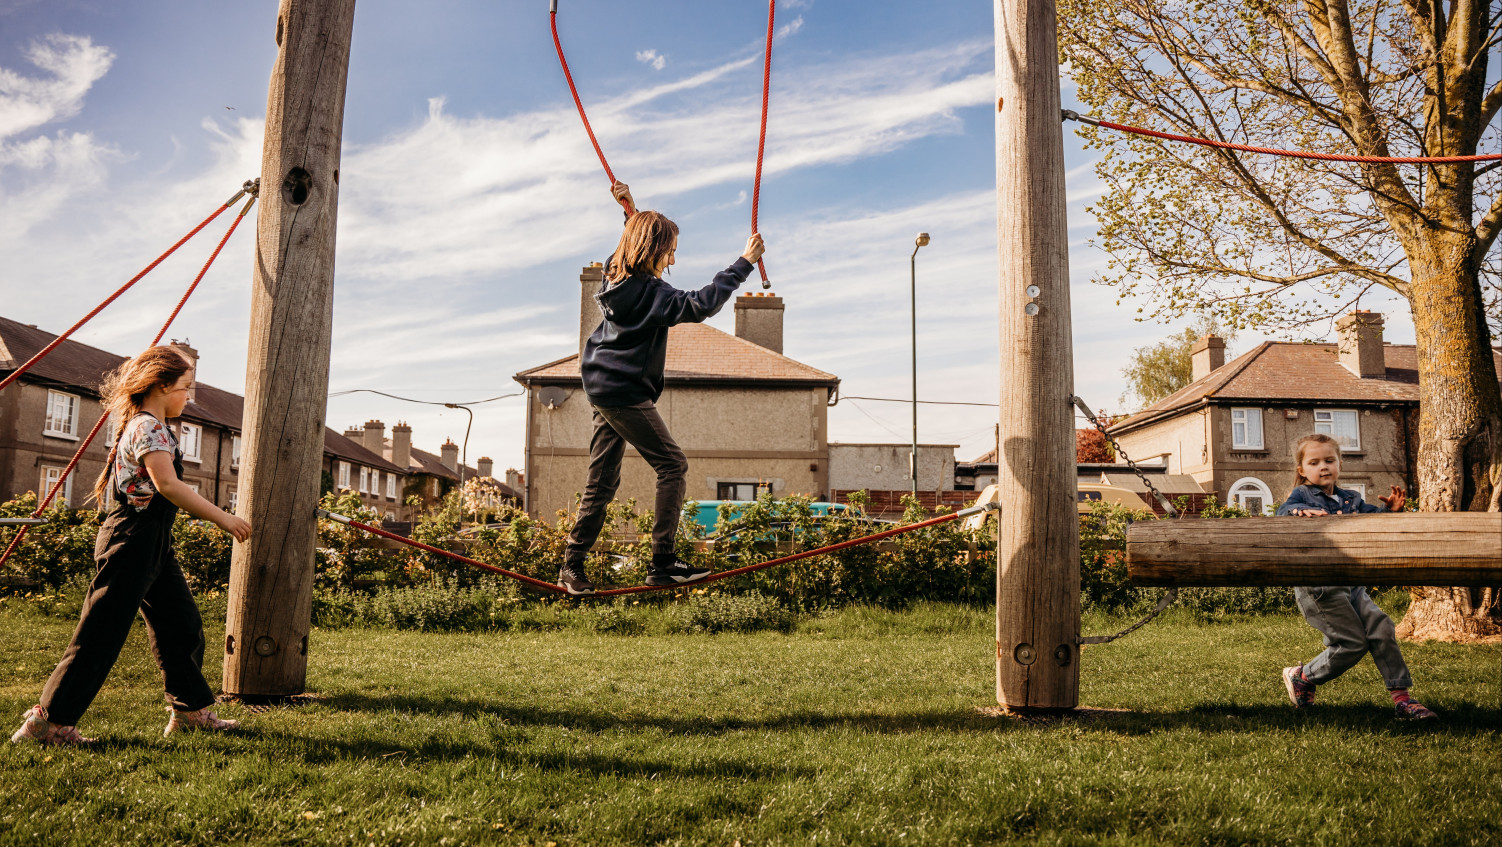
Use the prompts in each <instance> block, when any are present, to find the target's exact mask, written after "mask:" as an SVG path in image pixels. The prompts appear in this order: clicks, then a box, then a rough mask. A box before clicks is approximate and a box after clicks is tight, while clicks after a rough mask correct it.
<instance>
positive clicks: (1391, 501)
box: [1377, 485, 1408, 512]
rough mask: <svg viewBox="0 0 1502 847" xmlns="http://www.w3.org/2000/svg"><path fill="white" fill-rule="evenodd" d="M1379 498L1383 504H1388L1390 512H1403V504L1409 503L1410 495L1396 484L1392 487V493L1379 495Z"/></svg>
mask: <svg viewBox="0 0 1502 847" xmlns="http://www.w3.org/2000/svg"><path fill="white" fill-rule="evenodd" d="M1377 499H1378V500H1381V501H1382V505H1384V506H1386V507H1387V511H1389V512H1401V511H1403V506H1405V505H1407V503H1408V495H1407V494H1404V493H1403V489H1401V488H1399V487H1398V486H1396V485H1394V486H1393V487H1392V493H1391V494H1388V495H1386V496H1382V495H1378V496H1377Z"/></svg>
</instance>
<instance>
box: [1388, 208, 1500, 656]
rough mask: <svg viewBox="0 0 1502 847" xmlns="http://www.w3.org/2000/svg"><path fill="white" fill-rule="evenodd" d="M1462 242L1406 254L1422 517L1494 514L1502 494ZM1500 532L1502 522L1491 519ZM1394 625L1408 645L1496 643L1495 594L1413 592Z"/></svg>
mask: <svg viewBox="0 0 1502 847" xmlns="http://www.w3.org/2000/svg"><path fill="white" fill-rule="evenodd" d="M1468 235H1469V233H1465V234H1448V235H1439V234H1437V233H1435V234H1433V240H1432V241H1431V243H1432V244H1434V245H1435V246H1436V247H1437V248H1438V249H1436V250H1435V252H1434V253H1433V254H1432V255H1430V256H1425V257H1422V259H1421V258H1420V257H1417V256H1415V255H1414V253H1413V251H1410V253H1409V263H1410V267H1411V268H1412V271H1413V284H1412V288H1411V290H1410V292H1409V302H1410V305H1411V306H1412V309H1413V323H1414V329H1415V332H1416V335H1417V341H1418V367H1419V455H1418V500H1419V508H1420V510H1422V511H1426V512H1455V511H1486V510H1488V509H1490V510H1493V511H1495V510H1496V509H1497V502H1498V498H1497V496H1496V495H1497V493H1499V492H1502V479H1499V474H1502V393H1499V390H1498V386H1497V369H1496V365H1495V363H1494V361H1493V359H1492V351H1491V343H1490V341H1491V335H1490V333H1489V332H1488V330H1487V327H1486V317H1485V310H1484V309H1483V307H1482V302H1481V286H1480V282H1479V276H1478V274H1477V269H1475V268H1474V267H1473V266H1472V265H1473V262H1471V261H1468V260H1467V258H1466V257H1467V254H1468V253H1469V252H1470V250H1469V248H1470V247H1471V246H1473V245H1471V244H1469V243H1467V241H1468V238H1467V236H1468ZM1497 520H1498V524H1499V528H1498V531H1499V532H1502V515H1499V516H1498V519H1497ZM1411 591H1412V595H1413V602H1412V605H1410V606H1409V609H1408V614H1407V615H1405V616H1404V617H1403V620H1402V621H1401V622H1400V623H1399V624H1398V636H1399V637H1400V638H1408V639H1415V640H1419V639H1434V640H1439V641H1471V640H1475V639H1477V638H1482V637H1490V636H1502V589H1499V588H1445V587H1416V588H1413V589H1411Z"/></svg>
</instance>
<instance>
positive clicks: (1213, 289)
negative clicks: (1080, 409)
mask: <svg viewBox="0 0 1502 847" xmlns="http://www.w3.org/2000/svg"><path fill="white" fill-rule="evenodd" d="M1058 11H1059V49H1060V54H1061V55H1060V58H1061V59H1062V60H1063V61H1064V62H1067V63H1068V65H1069V68H1070V74H1071V76H1072V77H1073V79H1074V81H1075V83H1076V84H1077V90H1078V96H1079V98H1080V100H1081V101H1082V102H1084V103H1085V104H1087V105H1088V106H1089V107H1090V108H1091V110H1092V111H1094V112H1095V113H1096V114H1097V115H1099V116H1101V117H1104V118H1107V119H1110V120H1113V121H1116V122H1119V123H1125V124H1133V125H1137V126H1145V127H1149V128H1152V129H1156V130H1161V131H1166V132H1173V133H1178V134H1183V135H1194V136H1200V137H1206V138H1212V139H1218V140H1225V141H1232V142H1237V143H1243V144H1249V145H1255V146H1262V147H1277V148H1298V149H1302V150H1311V151H1320V152H1340V153H1352V154H1359V155H1363V156H1376V157H1385V156H1465V155H1472V154H1475V153H1477V152H1478V151H1480V150H1483V149H1484V150H1487V151H1495V150H1497V149H1498V142H1499V140H1502V132H1499V130H1498V127H1497V126H1495V125H1494V124H1495V119H1496V117H1497V114H1498V112H1499V110H1502V83H1499V82H1488V74H1489V73H1490V71H1491V70H1492V69H1491V68H1490V67H1489V66H1490V62H1491V60H1492V58H1493V56H1494V55H1495V54H1496V52H1497V47H1498V44H1499V43H1502V42H1499V38H1502V7H1499V6H1498V5H1497V4H1496V3H1485V2H1480V0H1451V2H1443V0H1433V2H1419V0H1403V2H1390V0H1301V2H1295V0H1246V2H1238V3H1161V2H1155V0H1120V2H1113V3H1098V2H1094V0H1059V4H1058ZM1084 135H1085V137H1086V138H1087V139H1088V140H1089V143H1090V144H1092V145H1093V146H1095V147H1097V148H1100V149H1103V150H1104V154H1103V156H1102V158H1101V160H1100V162H1099V164H1098V165H1097V172H1098V174H1099V175H1100V177H1101V178H1102V179H1103V180H1104V182H1105V183H1106V185H1107V188H1108V190H1107V191H1106V193H1105V194H1104V195H1103V197H1102V198H1101V200H1100V201H1099V202H1098V203H1097V204H1096V205H1095V206H1094V208H1093V210H1092V211H1093V213H1094V215H1095V217H1096V218H1097V220H1098V221H1099V222H1100V239H1101V243H1102V244H1103V246H1104V247H1105V248H1106V249H1107V250H1108V251H1109V252H1110V253H1111V254H1112V257H1113V259H1112V261H1111V263H1110V264H1109V266H1108V269H1107V270H1106V271H1105V272H1104V273H1103V274H1101V275H1100V277H1099V278H1098V281H1099V282H1102V283H1105V284H1109V285H1112V286H1115V287H1116V288H1117V290H1118V291H1119V292H1120V293H1121V294H1122V295H1132V296H1138V297H1141V298H1142V299H1143V300H1144V301H1145V303H1146V305H1145V306H1144V307H1143V309H1144V310H1145V311H1146V312H1147V316H1148V317H1152V318H1157V319H1163V320H1169V319H1173V318H1176V317H1180V316H1183V315H1189V314H1194V315H1200V314H1214V315H1217V316H1218V317H1220V318H1221V319H1223V320H1225V321H1226V322H1227V323H1229V324H1230V325H1231V326H1233V327H1248V326H1255V327H1258V328H1262V329H1272V328H1310V327H1319V326H1324V325H1327V323H1328V321H1329V320H1330V319H1331V318H1332V317H1333V316H1335V315H1336V314H1339V313H1341V312H1344V311H1346V310H1348V309H1350V308H1352V307H1353V306H1355V305H1357V304H1359V303H1360V302H1361V300H1362V298H1363V297H1364V296H1367V295H1368V294H1369V293H1371V292H1373V291H1375V290H1386V291H1391V292H1395V293H1396V294H1398V295H1400V296H1401V297H1403V298H1404V299H1405V300H1406V301H1407V302H1408V305H1409V307H1410V310H1411V312H1412V315H1413V322H1414V327H1415V332H1416V338H1417V344H1418V353H1419V355H1418V362H1419V392H1420V403H1421V406H1420V422H1419V434H1420V444H1419V455H1418V467H1417V476H1418V484H1419V500H1420V504H1421V508H1422V509H1423V510H1425V511H1456V510H1463V509H1470V510H1482V509H1486V508H1488V506H1490V508H1493V509H1496V508H1498V507H1499V495H1502V392H1499V390H1498V385H1497V370H1496V367H1495V365H1494V363H1493V360H1492V352H1491V330H1492V328H1494V327H1499V326H1502V311H1499V309H1498V301H1499V291H1502V261H1499V256H1498V251H1497V235H1498V232H1499V230H1502V168H1499V167H1498V165H1497V163H1495V162H1494V163H1476V162H1465V163H1449V164H1425V165H1418V166H1415V165H1404V164H1394V163H1383V162H1360V163H1346V162H1326V161H1315V160H1308V159H1293V158H1285V157H1276V156H1265V155H1258V154H1248V153H1241V152H1236V151H1231V150H1222V149H1213V148H1208V147H1202V146H1196V145H1188V144H1180V143H1174V142H1167V141H1160V140H1157V139H1152V138H1146V137H1142V136H1135V135H1134V136H1126V135H1117V134H1114V133H1111V134H1109V135H1108V134H1107V131H1101V130H1095V129H1091V128H1087V129H1085V130H1084ZM1405 628H1406V631H1409V632H1412V633H1414V634H1415V635H1419V636H1423V637H1444V636H1446V634H1447V633H1448V634H1453V633H1456V632H1463V633H1465V634H1494V633H1498V632H1502V591H1496V590H1485V591H1483V590H1480V589H1477V590H1468V591H1462V590H1450V589H1429V590H1423V591H1419V592H1416V594H1415V602H1414V603H1413V605H1412V606H1411V607H1410V610H1409V616H1408V619H1407V620H1405Z"/></svg>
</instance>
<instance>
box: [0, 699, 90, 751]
mask: <svg viewBox="0 0 1502 847" xmlns="http://www.w3.org/2000/svg"><path fill="white" fill-rule="evenodd" d="M23 741H33V742H35V743H37V744H40V745H42V746H43V747H83V746H86V745H89V744H93V743H94V739H92V738H84V737H83V736H82V735H79V734H78V727H74V726H61V725H59V724H55V723H52V722H50V721H48V720H47V719H46V718H44V717H42V707H41V706H32V707H31V708H30V709H27V710H26V720H25V722H24V723H22V724H21V728H20V729H18V730H16V732H15V734H14V735H12V736H11V737H10V743H12V744H20V743H21V742H23Z"/></svg>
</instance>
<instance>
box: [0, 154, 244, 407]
mask: <svg viewBox="0 0 1502 847" xmlns="http://www.w3.org/2000/svg"><path fill="white" fill-rule="evenodd" d="M249 187H250V182H246V184H245V186H242V187H241V188H240V190H239V191H237V192H235V196H233V197H231V198H229V199H228V200H226V201H224V205H222V206H220V207H219V208H218V209H215V210H214V213H213V214H212V215H209V216H208V217H206V218H204V219H203V221H202V222H201V223H199V224H198V226H195V227H193V229H192V230H191V231H190V232H189V233H188V234H187V235H184V236H183V237H182V238H179V239H178V240H177V243H176V244H174V245H172V246H171V247H168V248H167V252H165V253H163V254H162V255H160V256H158V257H156V261H154V262H152V263H151V264H149V265H147V266H146V267H145V269H143V270H142V271H141V272H140V273H138V274H136V275H135V276H133V277H131V278H130V281H129V282H127V283H125V284H124V285H122V286H120V288H119V289H117V290H116V291H115V293H114V294H111V295H110V296H109V297H106V298H105V300H104V302H103V303H100V304H99V305H98V306H95V307H94V310H93V311H91V312H89V313H88V314H87V315H84V316H83V319H82V320H80V321H79V322H78V323H76V324H74V325H72V326H70V327H68V329H67V331H65V332H64V333H63V334H62V335H59V336H58V337H57V338H54V339H53V340H52V343H51V344H48V345H47V346H46V347H43V348H42V349H41V350H39V351H37V354H36V355H35V356H32V357H31V358H30V359H27V360H26V362H25V364H23V365H21V366H20V367H19V368H16V369H15V370H14V371H12V372H11V373H10V375H9V376H7V377H6V378H5V379H3V380H0V391H3V390H4V389H5V387H6V386H7V385H10V384H11V383H12V382H15V381H16V380H17V379H19V378H20V376H21V374H24V373H26V372H27V371H29V370H31V368H32V367H33V366H34V365H36V363H37V362H40V361H41V360H42V359H44V358H46V357H47V354H49V353H51V352H52V351H53V350H55V349H57V346H58V345H59V344H62V343H63V342H64V341H67V340H68V336H70V335H72V334H73V333H74V332H76V331H77V330H78V328H79V327H81V326H83V325H84V324H86V323H88V322H89V321H91V320H93V319H94V316H95V315H98V314H99V313H100V312H102V311H104V308H105V307H106V306H108V305H109V304H111V303H113V302H115V299H116V298H117V297H119V296H120V295H121V294H124V293H125V292H127V291H129V290H130V288H131V286H133V285H135V284H136V283H138V282H140V281H141V278H142V277H144V276H146V275H147V274H149V273H151V272H152V271H153V270H155V269H156V266H157V265H160V264H161V263H162V262H163V260H165V259H166V258H167V257H168V256H171V255H172V254H173V253H175V252H177V248H179V247H181V246H183V245H184V244H186V243H187V242H188V239H190V238H192V237H193V236H195V235H197V234H198V233H199V231H200V230H202V229H203V228H204V227H206V226H208V225H209V223H210V222H211V221H213V220H214V219H215V218H217V217H219V215H220V214H221V213H223V212H224V210H225V209H228V208H229V207H230V206H233V205H234V204H235V201H236V200H239V199H240V198H241V197H243V196H245V192H246V190H247V189H248V188H249Z"/></svg>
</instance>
